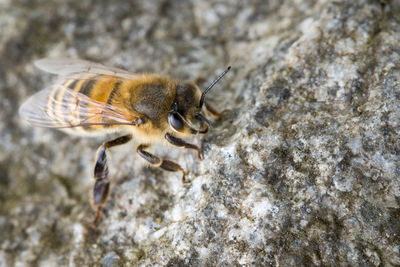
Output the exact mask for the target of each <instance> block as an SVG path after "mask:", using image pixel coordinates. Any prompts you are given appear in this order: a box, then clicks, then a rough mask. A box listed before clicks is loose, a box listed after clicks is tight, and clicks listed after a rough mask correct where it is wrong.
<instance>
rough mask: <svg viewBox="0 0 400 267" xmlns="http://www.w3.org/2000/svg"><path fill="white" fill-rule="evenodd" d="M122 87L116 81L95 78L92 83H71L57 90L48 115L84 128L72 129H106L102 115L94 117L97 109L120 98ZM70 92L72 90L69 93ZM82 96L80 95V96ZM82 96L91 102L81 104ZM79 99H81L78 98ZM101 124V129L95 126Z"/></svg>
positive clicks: (82, 81) (76, 81) (68, 82)
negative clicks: (100, 105) (98, 104)
mask: <svg viewBox="0 0 400 267" xmlns="http://www.w3.org/2000/svg"><path fill="white" fill-rule="evenodd" d="M120 84H121V82H120V81H118V80H117V79H116V78H115V77H108V76H105V77H95V78H88V79H70V80H67V81H66V82H64V83H63V84H62V86H57V87H55V88H54V89H53V91H52V92H51V94H50V96H49V102H48V105H47V113H48V114H49V116H50V117H51V118H52V119H54V120H57V121H59V122H60V123H65V124H67V125H70V126H73V125H74V123H76V122H79V123H80V124H82V126H81V127H77V128H72V129H78V128H79V130H85V131H93V130H98V129H102V128H105V126H106V125H101V124H102V123H103V117H102V115H99V114H97V115H95V116H94V115H93V113H94V110H95V109H96V105H95V104H94V103H95V102H100V103H104V104H110V103H111V100H112V98H113V97H115V95H116V94H117V91H118V88H119V85H120ZM67 90H70V91H69V92H70V93H68V92H67ZM76 93H78V94H76ZM80 94H82V95H84V96H86V97H88V98H89V99H91V100H94V101H93V103H91V101H80V99H79V98H80V97H79V96H80ZM75 95H77V96H78V97H74V96H75ZM93 124H98V125H93Z"/></svg>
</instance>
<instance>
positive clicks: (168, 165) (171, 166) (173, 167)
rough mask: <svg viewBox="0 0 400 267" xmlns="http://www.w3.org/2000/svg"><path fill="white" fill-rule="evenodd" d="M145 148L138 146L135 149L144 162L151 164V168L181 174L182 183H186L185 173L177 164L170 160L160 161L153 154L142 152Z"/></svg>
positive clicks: (144, 146)
mask: <svg viewBox="0 0 400 267" xmlns="http://www.w3.org/2000/svg"><path fill="white" fill-rule="evenodd" d="M146 147H147V146H146V145H140V146H138V147H137V149H136V151H137V153H138V154H139V155H140V156H141V157H142V158H144V159H145V160H147V161H148V162H150V164H152V165H153V166H155V167H160V168H161V169H163V170H166V171H170V172H177V171H180V172H182V175H183V176H182V183H186V179H185V176H186V174H187V172H185V170H184V169H183V168H182V167H181V166H180V165H179V164H177V163H175V162H173V161H170V160H166V159H160V158H159V157H157V156H155V155H153V154H150V153H149V152H147V151H145V150H144V149H145V148H146Z"/></svg>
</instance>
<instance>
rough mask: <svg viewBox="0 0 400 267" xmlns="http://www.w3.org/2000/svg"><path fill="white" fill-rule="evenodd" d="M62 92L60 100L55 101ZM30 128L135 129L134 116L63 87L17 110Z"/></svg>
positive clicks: (135, 118)
mask: <svg viewBox="0 0 400 267" xmlns="http://www.w3.org/2000/svg"><path fill="white" fill-rule="evenodd" d="M55 90H63V99H62V100H60V99H58V100H57V98H56V97H55ZM19 113H20V115H21V116H22V117H23V118H24V119H26V120H27V121H28V122H29V123H30V124H32V125H33V126H39V127H46V128H75V127H84V126H91V125H137V121H138V120H139V119H140V118H139V116H136V114H132V113H131V112H129V113H128V112H126V111H123V110H121V109H119V108H117V107H114V106H111V105H108V104H106V103H102V102H98V101H96V100H93V99H91V98H89V97H87V96H86V95H84V94H81V93H79V92H75V91H73V90H71V89H69V88H67V87H64V86H63V85H55V86H53V87H51V88H49V89H45V90H42V91H40V92H38V93H36V94H34V95H33V96H31V97H30V98H29V99H28V100H27V101H26V102H25V103H24V104H23V105H22V106H21V107H20V109H19Z"/></svg>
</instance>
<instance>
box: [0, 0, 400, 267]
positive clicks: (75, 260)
mask: <svg viewBox="0 0 400 267" xmlns="http://www.w3.org/2000/svg"><path fill="white" fill-rule="evenodd" d="M399 13H400V4H399V2H398V1H397V0H393V1H390V0H386V1H384V0H382V1H378V0H376V1H373V0H369V1H367V0H365V1H362V0H358V1H328V0H325V1H324V0H320V1H317V0H309V1H307V0H297V1H289V0H287V1H277V0H276V1H274V0H271V1H263V0H247V1H237V2H236V3H235V1H228V0H218V1H217V0H212V1H194V0H193V1H183V0H175V1H161V0H160V1H123V0H117V1H108V2H107V1H94V0H84V1H81V0H79V1H78V0H76V1H61V0H58V1H44V0H35V1H27V0H21V1H10V0H4V1H1V2H0V32H1V34H0V132H1V135H0V138H1V142H0V266H66V265H70V266H93V265H96V266H99V265H101V266H131V265H142V266H150V265H161V266H162V265H167V266H214V265H216V266H228V265H230V266H232V265H233V266H237V265H247V266H250V265H251V266H268V265H270V266H311V265H324V266H338V265H341V266H346V265H352V266H395V265H396V266H399V265H400V252H399V250H400V236H399V235H400V218H399V215H400V209H399V204H400V182H399V175H400V163H399V160H400V139H399V130H400V129H399V124H400V108H399V106H400V105H399V101H400V16H399V15H398V14H399ZM51 56H53V57H56V56H63V57H79V58H85V59H89V60H94V61H98V62H102V63H104V64H106V65H111V66H118V67H123V68H126V69H128V70H130V71H132V72H158V73H163V74H169V75H171V76H174V77H177V78H181V79H189V80H195V79H198V78H202V80H203V81H202V82H201V83H200V86H201V87H202V88H204V87H205V86H206V85H207V84H208V83H209V82H210V81H211V80H212V79H213V78H214V77H215V76H216V75H217V74H218V73H219V72H220V71H221V70H223V68H225V67H226V66H227V65H228V64H230V65H232V71H231V73H230V74H229V75H227V77H226V78H224V80H223V81H222V82H221V83H220V84H219V85H218V86H217V87H216V88H215V89H213V91H212V93H210V95H209V96H208V100H209V101H210V102H211V103H214V104H215V105H217V106H218V108H219V109H221V110H222V109H224V108H229V109H230V110H231V111H230V112H227V113H225V115H224V117H223V118H222V119H221V120H219V121H215V122H214V127H213V129H212V130H211V131H210V132H209V134H207V135H206V136H204V137H200V136H199V137H196V138H195V140H196V142H198V143H201V145H202V147H203V148H204V149H205V156H206V159H205V160H204V161H202V162H199V161H198V160H197V159H196V155H195V154H194V153H192V152H190V151H183V150H179V149H168V151H167V150H165V149H164V150H162V148H155V149H156V150H158V151H159V153H160V154H161V155H164V156H168V157H169V158H172V159H176V160H177V161H178V162H180V163H181V164H182V165H183V166H184V167H185V168H187V169H189V170H190V171H191V173H190V175H189V177H188V179H189V180H190V181H191V183H189V184H187V185H182V184H181V182H180V175H179V174H175V173H167V172H163V171H160V170H158V169H154V168H152V167H148V165H147V164H146V163H144V162H143V160H141V159H139V158H138V157H137V156H136V155H135V153H134V148H135V147H134V145H133V144H131V145H127V146H125V147H121V148H115V149H112V150H111V152H110V153H109V157H110V172H111V173H110V176H111V177H112V182H113V188H112V194H111V195H110V198H109V202H108V205H107V207H106V211H105V213H106V214H105V216H104V217H103V220H102V223H101V224H100V226H99V227H98V228H97V229H92V228H91V227H89V226H88V223H89V222H90V221H91V220H92V218H93V217H92V216H93V211H92V209H91V206H90V204H89V193H90V190H91V186H92V183H93V180H92V178H91V174H92V168H93V159H94V152H95V150H96V147H97V146H98V145H99V144H100V143H101V142H102V140H101V139H94V140H93V139H84V138H76V137H71V136H67V135H65V134H63V133H60V132H57V131H52V130H48V129H37V128H32V127H30V126H29V125H27V124H26V123H25V122H23V121H22V120H21V119H20V118H19V116H18V114H17V109H18V106H19V105H20V104H21V103H22V102H23V101H24V100H25V99H26V98H27V97H28V96H29V95H31V94H33V93H34V92H36V91H37V90H39V89H41V88H43V87H45V86H46V85H48V84H49V83H50V81H51V77H50V76H49V75H46V74H43V73H41V72H40V71H38V70H37V69H35V68H34V67H33V65H32V63H33V61H34V60H36V59H39V58H42V57H51ZM171 151H172V152H171ZM167 152H168V153H167Z"/></svg>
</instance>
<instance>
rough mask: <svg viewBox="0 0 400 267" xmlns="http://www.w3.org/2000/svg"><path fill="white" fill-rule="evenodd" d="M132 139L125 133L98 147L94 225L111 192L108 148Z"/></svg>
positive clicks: (94, 192) (93, 201) (94, 188)
mask: <svg viewBox="0 0 400 267" xmlns="http://www.w3.org/2000/svg"><path fill="white" fill-rule="evenodd" d="M131 139H132V136H131V135H124V136H121V137H118V138H116V139H114V140H112V141H108V142H104V143H103V144H102V145H101V146H100V147H99V148H98V149H97V156H96V165H95V167H94V179H95V180H96V182H95V184H94V187H93V199H92V204H93V206H95V207H97V211H96V216H95V218H94V220H93V225H94V226H97V224H98V222H99V220H100V217H101V213H102V211H103V208H104V206H105V204H106V202H107V197H108V194H109V192H110V181H109V180H108V166H107V156H106V150H107V148H110V147H113V146H117V145H122V144H125V143H127V142H129V141H130V140H131Z"/></svg>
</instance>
